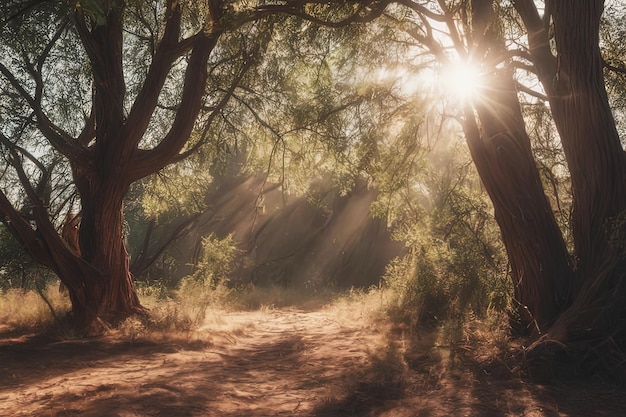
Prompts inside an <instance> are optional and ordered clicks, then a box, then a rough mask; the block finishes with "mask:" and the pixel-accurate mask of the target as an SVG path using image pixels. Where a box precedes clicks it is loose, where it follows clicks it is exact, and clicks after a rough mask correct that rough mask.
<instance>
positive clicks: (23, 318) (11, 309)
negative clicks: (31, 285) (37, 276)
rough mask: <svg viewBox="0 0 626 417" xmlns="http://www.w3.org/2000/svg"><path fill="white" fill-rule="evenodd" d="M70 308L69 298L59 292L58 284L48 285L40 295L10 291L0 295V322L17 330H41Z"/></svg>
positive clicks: (31, 292) (33, 292)
mask: <svg viewBox="0 0 626 417" xmlns="http://www.w3.org/2000/svg"><path fill="white" fill-rule="evenodd" d="M42 295H43V297H42ZM44 297H45V299H44ZM46 300H47V302H46ZM70 307H71V306H70V300H69V298H68V297H67V296H66V295H64V294H61V293H60V292H59V290H58V284H49V285H48V286H47V287H46V288H45V289H42V290H41V294H39V293H38V292H36V291H24V290H21V289H11V290H8V291H7V292H5V293H4V294H2V295H0V322H2V323H3V324H5V325H7V326H9V327H12V328H17V329H26V328H41V327H44V326H48V325H50V324H52V323H53V322H54V321H55V320H56V319H60V318H62V317H63V316H64V315H65V314H66V313H67V312H68V311H69V310H70ZM55 316H56V317H55Z"/></svg>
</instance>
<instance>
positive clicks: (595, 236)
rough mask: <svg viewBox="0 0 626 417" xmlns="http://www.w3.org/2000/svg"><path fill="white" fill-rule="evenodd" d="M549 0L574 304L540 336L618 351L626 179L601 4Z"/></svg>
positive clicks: (624, 309)
mask: <svg viewBox="0 0 626 417" xmlns="http://www.w3.org/2000/svg"><path fill="white" fill-rule="evenodd" d="M553 3H554V4H553V5H552V8H551V13H552V18H553V21H554V33H555V41H556V50H557V58H556V59H557V66H556V68H555V72H554V74H553V76H552V78H550V77H549V72H548V71H543V72H542V74H544V77H543V79H542V82H543V85H544V86H546V89H547V91H548V92H549V99H550V107H551V109H552V115H553V118H554V121H555V124H556V127H557V129H558V131H559V134H560V136H561V143H562V145H563V150H564V152H565V156H566V159H567V163H568V167H569V170H570V173H571V180H572V190H573V210H572V230H573V236H574V244H575V251H576V277H575V282H574V285H573V288H572V299H573V302H572V305H571V307H570V308H569V309H567V310H566V311H565V312H564V313H563V314H562V315H561V317H560V318H559V320H558V322H557V323H556V325H555V326H554V327H553V329H552V330H551V332H550V334H549V335H548V337H546V338H545V340H544V341H550V340H557V341H567V342H568V344H569V346H570V347H572V346H573V345H574V344H576V345H577V346H575V347H576V350H581V349H579V346H580V347H581V348H584V349H592V350H594V349H596V348H597V347H598V346H599V345H603V344H604V345H605V346H606V345H607V344H608V345H611V346H614V347H616V348H617V349H616V350H622V349H623V348H624V347H625V343H626V335H625V334H624V330H625V329H624V324H623V323H622V321H623V319H624V317H625V313H626V289H625V288H624V285H623V284H624V282H623V279H624V275H625V273H626V257H625V254H624V251H623V246H622V245H623V242H621V243H620V242H612V241H611V240H612V236H618V237H620V238H623V236H624V233H623V232H622V230H623V229H624V224H622V223H623V222H620V221H618V217H619V216H620V215H622V214H623V213H624V211H625V209H626V188H625V186H626V181H625V180H626V177H625V172H624V169H625V165H624V152H623V149H622V146H621V143H620V139H619V136H618V133H617V130H616V127H615V120H614V119H613V115H612V112H611V109H610V107H609V102H608V97H607V93H606V90H605V86H604V76H603V60H602V56H601V54H600V49H599V30H600V29H599V28H600V17H601V14H602V11H603V3H604V2H603V1H602V0H593V1H586V2H583V3H581V4H577V7H571V6H568V5H565V4H562V2H553ZM537 62H538V65H539V66H541V65H542V64H543V61H542V60H537ZM549 83H551V85H552V86H553V89H552V90H550V88H551V86H550V85H549ZM605 350H607V349H605ZM596 354H597V352H596ZM596 354H594V356H597V355H596Z"/></svg>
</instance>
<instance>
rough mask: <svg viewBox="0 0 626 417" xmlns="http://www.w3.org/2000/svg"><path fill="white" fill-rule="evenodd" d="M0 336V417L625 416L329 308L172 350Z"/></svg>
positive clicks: (598, 400) (616, 400) (159, 345)
mask: <svg viewBox="0 0 626 417" xmlns="http://www.w3.org/2000/svg"><path fill="white" fill-rule="evenodd" d="M2 336H3V337H0V375H1V379H0V415H2V416H123V417H130V416H216V417H217V416H220V417H222V416H225V417H231V416H232V417H234V416H251V417H261V416H322V417H326V416H328V417H332V416H394V417H396V416H449V415H455V416H529V417H531V416H533V417H534V416H536V417H539V416H541V417H551V416H577V415H581V416H583V415H585V416H586V415H599V416H612V415H616V416H617V415H624V414H622V413H623V412H624V410H626V402H625V401H624V400H623V398H624V395H623V392H617V391H615V390H613V391H607V390H606V389H605V390H599V389H598V390H595V391H590V390H589V389H584V390H580V389H578V390H575V389H574V390H572V389H569V388H568V389H567V390H566V389H565V388H563V387H561V388H559V387H552V388H550V387H540V386H535V385H528V384H525V383H523V382H522V381H521V380H519V379H517V378H511V377H510V376H507V377H505V378H500V377H498V375H490V374H489V372H490V371H489V368H484V369H481V368H480V367H478V368H477V367H467V366H454V363H455V361H454V360H447V361H442V360H441V359H442V357H441V355H439V354H437V355H435V354H433V353H432V352H430V351H425V352H424V353H423V354H413V355H406V352H404V351H403V350H404V343H405V341H404V340H403V339H402V337H401V335H399V336H397V337H395V338H394V342H393V343H389V338H388V337H386V336H385V332H384V331H383V329H381V328H377V326H376V325H373V324H372V323H371V322H368V321H366V320H362V319H359V314H358V312H356V313H355V312H354V311H350V312H349V313H348V312H347V311H342V310H341V309H337V308H334V309H324V310H320V311H307V312H305V311H296V310H275V311H267V312H230V313H219V312H214V313H212V314H211V315H210V316H209V317H208V318H207V321H206V324H205V325H204V326H203V327H202V328H200V329H198V331H197V332H196V333H195V335H192V336H191V337H186V338H184V339H181V340H179V341H176V340H175V339H172V338H168V339H165V340H161V341H155V340H143V339H141V338H140V339H136V340H132V341H129V340H128V337H125V338H122V337H119V336H113V335H111V336H107V337H105V338H100V339H95V340H88V341H64V342H53V341H50V340H45V339H43V338H42V337H40V336H32V337H24V336H19V337H18V335H13V336H12V335H10V334H4V335H2ZM405 359H406V360H405ZM444 363H446V364H447V365H444ZM476 369H478V371H476ZM570 388H571V387H570ZM607 404H608V406H607ZM590 410H595V411H596V412H594V413H592V414H589V411H590ZM579 411H580V412H581V413H580V414H579V413H578V412H579ZM614 413H617V414H614Z"/></svg>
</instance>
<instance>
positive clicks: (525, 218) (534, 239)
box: [464, 71, 572, 334]
mask: <svg viewBox="0 0 626 417" xmlns="http://www.w3.org/2000/svg"><path fill="white" fill-rule="evenodd" d="M489 83H490V91H489V92H488V96H489V100H488V101H485V102H483V103H481V104H477V105H476V106H475V108H474V109H471V108H467V109H466V117H465V125H464V130H465V135H466V140H467V143H468V146H469V149H470V152H471V155H472V158H473V160H474V163H475V165H476V168H477V170H478V173H479V175H480V178H481V180H482V182H483V184H484V186H485V189H486V190H487V192H488V194H489V196H490V198H491V201H492V202H493V206H494V211H495V217H496V221H497V222H498V225H499V226H500V230H501V233H502V238H503V241H504V244H505V247H506V250H507V253H508V256H509V262H510V265H511V273H512V278H513V281H514V289H515V300H516V302H517V304H518V305H517V310H518V312H519V316H520V317H519V319H520V323H519V324H520V325H521V326H523V328H525V330H526V331H527V332H529V333H533V334H541V333H543V332H545V330H546V328H547V327H548V326H549V325H550V324H552V323H553V322H554V320H555V319H556V317H557V316H558V314H559V313H560V312H561V311H562V310H563V308H564V307H565V306H566V304H567V292H568V286H569V284H570V279H571V275H572V274H571V269H570V266H569V262H568V259H569V255H568V253H567V249H566V246H565V242H564V241H563V238H562V236H561V232H560V230H559V227H558V225H557V223H556V220H555V218H554V215H553V212H552V209H551V207H550V204H549V202H548V200H547V198H546V196H545V194H544V190H543V186H542V183H541V179H540V177H539V172H538V170H537V167H536V165H535V161H534V159H533V154H532V150H531V147H530V139H529V138H528V135H527V133H526V130H525V126H524V120H523V118H522V114H521V111H520V108H519V102H518V100H517V94H516V91H515V89H514V84H513V79H512V77H511V74H510V73H508V72H507V71H501V72H498V73H496V74H495V75H494V76H493V78H492V79H491V80H489Z"/></svg>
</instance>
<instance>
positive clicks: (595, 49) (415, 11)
mask: <svg viewBox="0 0 626 417" xmlns="http://www.w3.org/2000/svg"><path fill="white" fill-rule="evenodd" d="M315 3H317V4H315V5H311V4H305V2H302V1H287V2H285V3H284V4H280V5H275V6H269V7H267V8H266V10H267V11H268V12H269V11H272V12H284V13H289V14H291V15H296V16H300V17H301V18H304V19H307V20H309V21H311V22H315V23H317V24H321V25H326V26H331V27H342V26H345V25H349V24H353V23H359V22H366V21H370V20H373V19H374V18H378V17H380V18H381V19H383V20H386V21H387V22H390V23H391V24H393V25H394V27H396V28H397V30H398V31H399V33H402V34H405V35H407V37H405V38H404V39H403V41H404V42H407V41H411V42H413V44H414V45H415V47H416V48H420V49H421V50H423V51H425V52H427V53H428V54H429V55H430V56H431V57H434V58H435V63H436V64H435V65H437V66H439V67H442V68H445V67H446V66H448V65H451V64H452V63H453V62H454V61H460V62H461V63H462V65H465V67H466V68H467V69H468V70H469V68H472V67H473V68H480V70H481V80H480V81H479V82H480V83H481V84H482V87H483V93H482V94H481V96H479V97H477V98H475V99H473V100H466V101H464V102H463V103H462V107H461V117H460V124H461V127H462V130H463V132H464V135H465V139H466V142H467V145H468V147H469V150H470V152H471V155H472V159H473V161H474V163H475V165H476V168H477V170H478V173H479V175H480V178H481V180H482V183H483V185H484V187H485V189H486V191H487V193H488V194H489V196H490V198H491V200H492V202H493V207H494V211H495V216H496V220H497V222H498V224H499V226H500V230H501V234H502V238H503V241H504V244H505V246H506V250H507V253H508V257H509V262H510V265H511V278H512V280H513V283H514V286H515V300H516V301H517V303H518V308H517V311H518V313H519V324H520V325H521V328H522V329H524V330H525V331H526V332H527V333H528V334H530V335H531V336H532V340H534V341H535V343H534V344H533V345H532V347H531V348H530V349H529V351H532V352H542V353H545V352H547V351H551V352H552V351H559V352H562V353H563V352H567V353H568V356H570V357H574V358H576V359H577V360H579V362H581V363H582V362H584V363H585V365H588V366H589V367H592V366H594V365H596V364H598V363H604V364H605V365H608V367H609V368H610V367H613V366H614V365H616V364H618V363H619V364H621V363H622V362H621V358H623V354H622V352H623V351H624V349H625V348H626V328H625V327H624V322H623V320H624V317H626V308H625V307H626V304H625V303H624V298H625V296H626V289H625V288H624V279H625V276H624V274H625V272H624V271H625V270H626V269H625V267H626V254H625V252H624V250H623V245H622V244H620V243H619V242H621V241H622V239H623V236H624V227H625V225H626V223H624V221H623V219H624V213H625V209H626V206H625V205H626V197H625V190H626V189H625V188H624V180H625V177H624V176H625V171H624V168H625V162H624V151H623V148H622V145H621V142H620V138H619V135H618V131H617V129H616V122H615V120H614V117H613V114H612V111H611V107H610V105H609V98H608V95H607V90H606V85H605V71H612V72H618V73H619V72H623V63H622V62H619V61H617V62H616V58H615V57H612V61H611V63H610V64H607V63H606V62H605V60H604V59H603V56H602V53H601V49H600V37H599V33H600V28H601V19H602V14H603V10H604V1H602V0H589V1H584V2H580V3H576V4H575V5H574V4H569V3H565V2H558V1H545V2H543V4H541V5H539V3H538V2H534V1H532V0H515V1H512V2H492V1H491V0H472V1H445V0H437V1H434V0H433V1H426V2H417V1H411V0H403V1H367V2H346V3H342V5H341V6H334V5H329V4H319V3H318V2H315ZM333 8H334V9H333ZM331 10H334V12H333V13H331V12H330V11H331ZM618 10H620V9H618ZM621 13H622V14H623V10H621ZM329 16H330V17H329ZM477 82H478V81H477ZM533 86H534V88H533ZM531 100H535V103H536V104H540V105H546V106H548V107H549V110H550V112H551V115H552V123H553V128H554V129H556V131H557V132H558V135H559V138H560V146H561V147H562V151H563V153H564V156H565V160H566V161H567V168H568V169H569V173H570V181H571V193H572V195H571V200H572V215H571V223H570V225H569V227H570V228H571V235H572V241H573V248H571V250H568V245H567V244H566V239H565V238H564V233H569V231H568V230H561V229H560V228H559V223H558V222H557V221H556V219H555V216H554V213H553V209H552V207H551V205H550V202H549V200H548V198H547V197H546V193H545V190H544V185H543V183H542V177H541V175H540V172H539V170H538V164H537V161H536V159H535V155H534V153H533V147H532V144H531V140H530V137H529V133H528V130H529V129H528V128H527V123H529V122H530V120H529V119H528V118H525V117H524V112H523V111H522V110H523V108H524V107H525V105H526V103H528V102H530V101H531ZM616 358H620V359H616ZM608 359H615V361H609V362H604V361H606V360H608ZM585 361H586V362H585Z"/></svg>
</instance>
